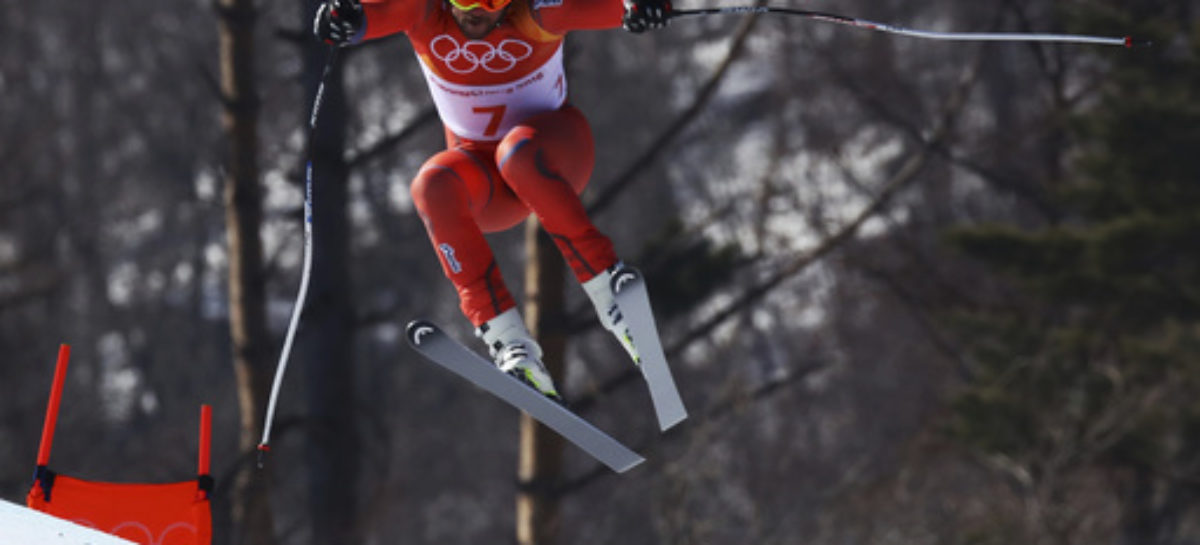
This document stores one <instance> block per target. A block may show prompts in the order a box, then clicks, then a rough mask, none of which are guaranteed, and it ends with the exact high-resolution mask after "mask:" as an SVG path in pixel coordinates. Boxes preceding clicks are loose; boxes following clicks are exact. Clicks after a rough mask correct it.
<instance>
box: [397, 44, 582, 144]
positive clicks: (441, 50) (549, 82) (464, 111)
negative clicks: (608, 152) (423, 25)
mask: <svg viewBox="0 0 1200 545" xmlns="http://www.w3.org/2000/svg"><path fill="white" fill-rule="evenodd" d="M532 52H533V46H531V45H530V44H528V43H526V42H524V41H522V40H519V39H513V38H509V39H505V40H502V41H501V42H499V43H498V44H491V43H489V42H485V41H482V40H467V41H466V42H464V43H458V42H457V41H456V40H455V38H454V37H453V36H450V35H448V34H443V35H441V36H438V37H437V38H434V39H433V40H432V41H430V43H429V53H430V56H431V57H433V58H432V59H421V61H422V62H420V63H419V64H420V65H421V71H422V72H423V73H424V74H425V80H426V82H427V83H428V84H429V92H430V94H431V95H432V96H433V103H434V105H435V106H437V110H438V115H439V116H440V117H441V118H442V122H443V123H445V124H446V126H447V127H448V128H449V129H450V131H451V132H453V133H454V134H456V135H458V136H459V137H461V138H466V139H468V140H478V141H494V140H499V139H501V138H503V137H504V134H505V133H507V132H508V131H509V130H510V129H512V128H513V127H515V126H516V125H517V124H519V123H520V122H521V121H523V120H525V119H526V118H528V117H530V116H532V115H535V114H539V113H542V112H549V111H553V110H557V109H558V108H559V107H561V106H562V105H563V102H565V101H566V98H567V81H566V77H565V74H564V73H563V62H562V44H559V46H558V48H557V49H556V50H555V51H554V55H553V56H551V57H550V59H549V60H547V61H546V62H545V63H542V65H541V66H539V67H537V68H535V69H534V70H533V71H532V72H529V73H528V74H527V75H525V76H522V77H519V78H516V79H514V80H513V81H512V82H511V83H504V84H499V85H463V84H458V83H452V82H449V81H446V80H445V79H444V78H441V77H439V76H438V75H437V74H435V73H434V72H433V70H431V69H430V67H429V66H427V65H426V62H440V63H441V64H442V65H443V66H444V67H445V68H446V69H448V70H450V71H451V72H454V73H456V74H470V73H472V72H475V71H486V72H490V73H493V74H498V73H504V72H507V71H509V70H512V69H513V68H514V67H516V66H517V65H518V64H520V63H521V61H522V60H525V59H526V58H528V57H529V56H530V55H531V54H532Z"/></svg>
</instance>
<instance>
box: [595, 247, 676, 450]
mask: <svg viewBox="0 0 1200 545" xmlns="http://www.w3.org/2000/svg"><path fill="white" fill-rule="evenodd" d="M610 282H612V290H613V293H614V294H616V300H617V308H619V309H621V314H622V315H624V317H625V321H626V322H627V323H628V324H629V335H630V336H631V337H633V346H634V347H635V348H636V349H637V353H638V356H639V360H640V361H638V362H637V363H638V368H639V369H640V370H641V371H642V378H644V379H645V380H646V385H647V386H649V387H650V400H651V401H652V402H653V403H654V412H655V414H656V415H657V416H658V427H659V429H660V430H661V431H666V430H668V429H670V428H671V426H674V425H675V424H678V423H679V422H681V421H683V420H684V419H685V418H687V409H686V408H684V406H683V399H681V398H680V397H679V389H678V388H676V387H675V380H674V379H673V378H671V369H670V367H668V366H667V356H666V355H665V354H663V348H662V341H661V340H659V337H658V327H657V326H656V325H655V324H654V311H652V310H651V309H650V294H649V292H647V291H646V281H645V279H643V278H642V273H641V272H639V271H638V270H637V269H633V268H630V267H621V268H619V269H617V270H616V271H615V272H613V274H612V278H611V280H610Z"/></svg>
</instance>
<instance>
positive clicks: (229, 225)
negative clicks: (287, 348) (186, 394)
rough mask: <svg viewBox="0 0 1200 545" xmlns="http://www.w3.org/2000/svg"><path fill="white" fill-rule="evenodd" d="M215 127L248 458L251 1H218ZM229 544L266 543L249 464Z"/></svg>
mask: <svg viewBox="0 0 1200 545" xmlns="http://www.w3.org/2000/svg"><path fill="white" fill-rule="evenodd" d="M217 14H218V17H219V21H218V26H219V33H220V63H221V98H222V101H223V103H224V110H223V111H222V114H221V126H222V129H223V130H224V132H225V135H226V138H227V139H228V142H229V148H228V156H227V157H226V165H225V180H224V204H225V229H226V237H227V241H228V244H229V327H230V334H231V337H232V341H233V365H234V371H235V374H236V377H237V388H238V404H239V408H240V411H241V433H240V436H239V441H238V444H239V446H240V448H241V450H242V451H243V452H246V453H250V452H253V451H254V448H255V446H256V444H257V442H258V439H259V436H260V434H261V433H262V427H261V426H262V421H263V419H262V417H263V408H264V407H265V405H266V403H265V400H266V397H267V392H268V391H269V387H270V378H271V376H270V370H271V369H270V362H269V356H270V350H269V348H268V346H267V344H268V341H269V339H270V337H269V335H268V331H267V320H266V305H265V300H266V296H265V293H264V284H265V278H264V274H263V264H262V241H261V240H260V239H259V226H260V225H261V223H262V202H261V201H262V195H261V192H260V188H259V185H258V160H257V156H258V125H257V123H258V97H257V94H256V91H255V88H254V62H253V60H254V17H255V9H254V4H253V2H252V1H251V0H219V2H218V4H217ZM232 511H233V513H232V516H233V523H234V528H235V530H234V535H235V537H234V539H233V541H234V542H235V543H249V544H253V545H264V544H270V543H273V542H274V537H273V531H272V530H273V523H272V520H271V511H270V505H269V504H268V496H267V483H266V481H265V479H262V478H255V475H254V470H253V468H252V467H251V466H250V465H249V464H243V465H242V467H241V468H239V471H238V476H237V478H236V481H235V485H234V491H233V496H232Z"/></svg>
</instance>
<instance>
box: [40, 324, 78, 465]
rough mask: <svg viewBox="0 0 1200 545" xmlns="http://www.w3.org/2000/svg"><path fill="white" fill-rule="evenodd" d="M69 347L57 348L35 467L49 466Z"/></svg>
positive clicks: (68, 357)
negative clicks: (52, 382)
mask: <svg viewBox="0 0 1200 545" xmlns="http://www.w3.org/2000/svg"><path fill="white" fill-rule="evenodd" d="M70 359H71V346H70V345H67V344H62V345H59V347H58V363H57V364H56V365H55V366H54V384H52V385H51V386H50V403H49V404H48V405H47V406H46V421H45V422H44V423H43V424H42V443H41V445H40V446H39V447H38V457H37V465H39V466H45V465H49V464H50V447H51V446H53V444H54V427H55V425H57V424H58V406H59V404H61V402H62V391H63V383H64V382H66V379H67V361H69V360H70Z"/></svg>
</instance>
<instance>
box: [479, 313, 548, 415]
mask: <svg viewBox="0 0 1200 545" xmlns="http://www.w3.org/2000/svg"><path fill="white" fill-rule="evenodd" d="M475 336H476V337H479V338H480V339H483V342H484V343H486V344H487V346H488V353H489V354H491V356H492V360H493V361H494V362H495V363H496V367H497V368H499V369H500V371H502V372H504V373H507V374H509V375H511V376H513V377H514V378H516V379H517V380H520V381H521V382H524V383H526V384H528V385H530V386H532V387H533V388H534V389H535V390H537V391H539V392H541V393H542V394H543V395H545V396H546V397H549V398H550V399H553V400H555V401H559V402H562V396H560V395H558V390H557V389H555V388H554V381H553V380H552V379H551V378H550V373H549V372H547V371H546V366H545V365H543V364H542V347H541V346H538V343H537V341H534V340H533V336H532V335H530V334H529V330H528V329H525V322H524V321H522V320H521V314H520V313H518V312H517V309H516V308H510V309H508V310H506V311H504V312H503V313H501V314H500V315H499V316H496V317H495V318H492V319H491V320H488V321H487V323H485V324H483V325H481V326H479V327H478V328H476V329H475Z"/></svg>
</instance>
